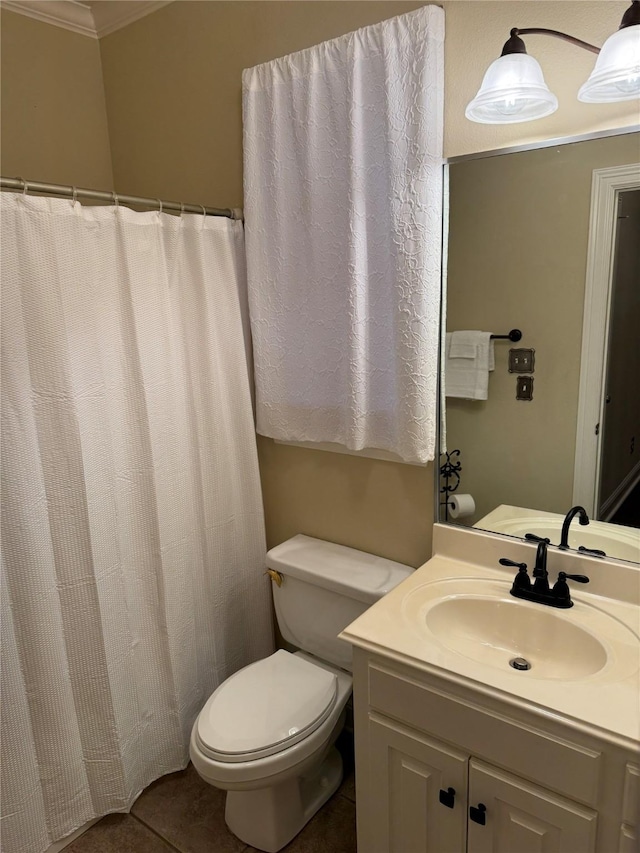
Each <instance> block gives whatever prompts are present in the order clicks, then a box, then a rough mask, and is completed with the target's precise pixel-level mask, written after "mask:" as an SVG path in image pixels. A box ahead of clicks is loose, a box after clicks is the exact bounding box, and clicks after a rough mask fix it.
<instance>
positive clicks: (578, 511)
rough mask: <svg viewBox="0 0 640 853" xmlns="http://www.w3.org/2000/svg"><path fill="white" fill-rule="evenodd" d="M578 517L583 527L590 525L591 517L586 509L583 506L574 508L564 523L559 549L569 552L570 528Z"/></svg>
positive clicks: (566, 516)
mask: <svg viewBox="0 0 640 853" xmlns="http://www.w3.org/2000/svg"><path fill="white" fill-rule="evenodd" d="M576 515H577V516H578V520H579V522H580V524H581V525H583V526H584V525H585V524H589V516H588V515H587V511H586V509H585V508H584V507H583V506H572V507H571V509H570V510H569V512H568V513H567V514H566V515H565V517H564V521H563V522H562V535H561V537H560V544H559V545H558V548H560V549H561V550H562V551H568V550H569V526H570V524H571V522H572V521H573V519H574V518H575V517H576Z"/></svg>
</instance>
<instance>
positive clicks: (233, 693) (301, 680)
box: [197, 650, 337, 761]
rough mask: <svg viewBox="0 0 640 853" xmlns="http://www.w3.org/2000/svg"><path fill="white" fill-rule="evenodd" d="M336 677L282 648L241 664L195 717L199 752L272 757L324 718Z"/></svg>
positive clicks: (226, 756)
mask: <svg viewBox="0 0 640 853" xmlns="http://www.w3.org/2000/svg"><path fill="white" fill-rule="evenodd" d="M336 686H337V678H336V676H335V674H334V673H332V672H329V671H327V670H326V669H322V668H321V667H319V666H315V665H314V664H312V663H310V662H309V661H307V660H305V659H304V658H301V657H298V656H297V655H293V654H291V653H290V652H286V651H284V650H280V651H277V652H276V653H275V654H273V655H271V656H270V657H268V658H264V660H260V661H257V663H253V664H250V665H249V666H246V667H244V669H241V670H240V671H239V672H236V673H235V675H232V676H231V678H228V679H227V680H226V681H225V682H224V683H223V684H221V685H220V687H218V689H217V690H216V691H215V692H214V693H213V695H212V696H211V697H210V699H209V701H208V702H207V704H206V705H205V706H204V708H203V709H202V711H201V712H200V715H199V717H198V723H197V734H198V739H199V741H200V745H201V747H202V749H203V751H204V752H205V753H206V754H208V755H209V756H211V757H212V758H217V759H219V760H221V761H250V760H252V759H255V758H261V757H263V756H266V755H274V754H275V753H277V752H281V751H282V750H283V749H286V748H287V747H289V746H291V745H293V744H294V743H297V742H298V741H300V740H302V739H303V738H305V737H307V735H309V734H310V733H311V732H312V731H314V730H315V729H317V728H318V726H320V725H321V724H322V723H323V722H324V720H326V718H327V717H328V716H329V714H330V713H331V710H332V709H333V706H334V705H335V702H336Z"/></svg>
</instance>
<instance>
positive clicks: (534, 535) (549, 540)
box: [524, 533, 551, 545]
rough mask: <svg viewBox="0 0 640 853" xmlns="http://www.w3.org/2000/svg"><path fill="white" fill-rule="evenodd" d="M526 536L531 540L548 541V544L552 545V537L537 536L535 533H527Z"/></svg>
mask: <svg viewBox="0 0 640 853" xmlns="http://www.w3.org/2000/svg"><path fill="white" fill-rule="evenodd" d="M524 538H525V539H528V540H529V542H546V543H547V545H551V539H547V538H546V537H544V536H536V534H535V533H525V534H524Z"/></svg>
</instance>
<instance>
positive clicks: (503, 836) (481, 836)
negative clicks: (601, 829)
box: [468, 758, 597, 853]
mask: <svg viewBox="0 0 640 853" xmlns="http://www.w3.org/2000/svg"><path fill="white" fill-rule="evenodd" d="M482 806H484V809H483V808H482ZM482 818H484V823H482V822H481V821H482ZM478 821H480V822H478ZM596 821H597V814H596V812H594V811H593V810H592V809H588V808H586V807H585V806H581V805H579V804H578V803H574V802H572V801H571V800H567V799H565V798H564V797H560V796H559V795H558V794H554V793H552V792H551V791H547V790H545V789H544V788H538V787H537V786H535V785H531V784H530V783H528V782H525V781H524V780H522V779H518V778H517V777H516V776H511V775H510V774H509V773H505V772H503V771H502V770H498V769H497V768H495V767H491V766H490V765H488V764H484V763H483V762H481V761H478V760H477V759H475V758H473V759H471V761H470V762H469V824H468V827H469V847H468V853H593V851H594V850H595V844H596Z"/></svg>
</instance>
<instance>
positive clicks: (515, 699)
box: [341, 525, 640, 748]
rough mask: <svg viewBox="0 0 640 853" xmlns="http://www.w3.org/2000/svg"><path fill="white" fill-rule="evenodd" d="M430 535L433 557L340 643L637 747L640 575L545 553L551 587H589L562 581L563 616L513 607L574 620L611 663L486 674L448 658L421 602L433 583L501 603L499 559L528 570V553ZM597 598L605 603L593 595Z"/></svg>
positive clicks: (505, 572) (452, 531) (490, 541)
mask: <svg viewBox="0 0 640 853" xmlns="http://www.w3.org/2000/svg"><path fill="white" fill-rule="evenodd" d="M435 528H436V530H435V537H434V544H435V550H436V555H435V556H434V557H433V558H432V559H431V560H429V561H428V562H427V563H425V564H424V565H423V566H421V567H420V568H419V569H417V570H416V571H415V572H414V574H413V575H412V576H411V577H410V578H408V579H407V580H406V581H404V582H403V583H401V584H400V585H399V586H398V587H396V588H395V589H393V590H392V591H391V592H389V593H388V594H387V595H386V596H385V597H384V598H383V599H381V600H380V601H379V602H377V603H376V604H375V605H373V607H371V608H370V609H369V610H367V611H366V613H364V614H363V615H362V616H360V617H359V618H358V619H357V620H356V621H355V622H353V623H352V624H351V625H349V627H348V628H346V629H345V631H344V632H343V633H342V634H341V637H342V638H343V639H345V640H347V641H348V642H350V643H352V644H353V645H355V646H358V647H361V648H364V649H367V650H369V651H371V652H374V653H376V654H379V655H383V656H385V657H387V658H391V659H394V660H396V661H398V662H400V663H403V664H404V665H409V666H413V667H416V668H418V669H420V670H422V671H423V672H426V673H433V674H434V675H437V676H438V677H440V678H444V679H445V680H449V681H451V682H454V683H457V684H463V685H465V686H466V687H468V688H472V689H475V690H476V691H477V692H478V693H482V694H483V695H490V696H493V697H495V698H499V699H500V700H502V701H504V702H506V703H507V704H512V705H516V706H518V707H523V708H528V709H530V710H533V711H535V712H536V713H539V714H542V715H544V716H547V717H548V716H553V717H555V718H561V719H563V720H565V721H566V722H567V723H568V724H570V725H571V726H572V727H573V728H576V729H580V730H582V731H586V732H588V733H591V734H595V735H597V736H598V737H601V738H605V739H607V740H609V741H610V742H614V743H618V744H620V745H621V746H623V747H624V748H629V747H631V748H633V746H634V745H636V746H637V744H638V743H640V607H639V606H638V598H639V596H640V567H638V566H633V565H631V564H628V563H626V564H625V563H622V562H621V561H608V560H595V559H593V558H584V557H582V556H579V555H577V554H566V553H562V552H558V551H555V550H554V549H549V557H548V569H549V576H550V582H551V583H553V581H555V576H556V573H557V571H558V570H559V569H562V570H564V571H566V572H569V573H583V574H587V575H589V577H590V578H591V580H592V583H591V584H589V586H588V587H582V586H580V587H578V588H576V587H577V584H571V582H569V583H570V586H571V594H572V599H573V601H574V606H573V607H572V608H571V609H568V610H561V611H557V610H555V608H547V607H546V605H543V604H538V603H532V602H520V603H521V604H522V606H524V607H527V608H544V609H545V610H547V609H549V610H552V611H553V612H554V613H556V614H558V618H560V619H565V620H572V621H573V622H574V623H575V624H576V625H580V626H582V627H583V628H586V629H587V630H589V629H590V626H594V630H593V634H594V636H597V638H598V640H599V641H600V642H601V643H602V644H603V645H604V647H605V649H607V651H608V652H609V655H610V658H609V662H608V663H607V664H606V665H605V666H604V667H602V668H601V669H600V670H599V671H598V672H595V673H593V674H591V675H588V676H583V677H578V678H574V677H572V678H567V679H558V678H540V677H537V676H536V673H535V667H534V668H533V669H532V670H530V671H528V672H526V671H525V672H519V671H516V670H514V669H511V668H510V667H509V666H508V662H507V663H506V665H505V666H495V665H489V664H488V663H481V662H479V661H478V660H472V659H471V658H470V657H467V656H466V655H463V654H461V653H458V652H456V651H452V650H451V649H450V648H448V647H447V646H445V645H444V644H443V643H442V642H440V641H439V640H438V638H436V637H435V636H434V635H433V634H431V632H430V631H428V629H427V628H426V626H425V620H424V618H423V616H424V609H425V607H427V606H428V603H427V604H424V606H423V603H424V602H425V601H427V600H428V595H429V589H430V588H431V589H434V588H435V587H434V586H433V585H434V584H436V583H439V584H440V586H439V587H438V589H440V590H441V589H443V586H442V584H443V582H444V588H447V584H450V588H451V592H452V594H454V595H455V594H459V593H460V592H461V591H464V590H465V581H467V582H468V585H469V589H470V590H471V588H472V587H477V586H478V582H479V581H484V583H483V584H482V587H483V591H484V592H485V593H488V594H489V595H494V594H495V596H496V597H497V598H500V597H502V598H503V599H504V596H505V595H506V596H507V599H508V598H509V597H510V596H509V589H510V588H511V582H512V580H513V577H514V574H515V572H516V570H515V569H512V568H503V567H502V566H500V565H499V564H498V561H497V559H498V556H504V557H510V558H511V559H514V560H518V561H522V562H527V563H528V564H529V566H530V567H531V565H532V563H533V559H532V557H533V556H535V546H532V545H530V544H528V543H524V542H517V541H513V540H505V538H504V537H499V536H495V535H493V534H490V533H485V532H481V531H473V532H471V531H468V530H461V529H459V528H458V529H456V528H452V527H446V526H444V525H436V526H435ZM585 589H587V590H590V591H589V592H586V591H584V590H585ZM471 591H472V590H471ZM603 591H605V592H606V593H607V594H605V595H603V594H601V593H602V592H603ZM507 599H504V600H505V601H506V600H507ZM511 601H512V602H513V601H515V599H512V598H511ZM607 617H612V619H611V618H607ZM607 623H608V624H609V625H610V627H611V631H610V632H609V634H610V636H606V633H607ZM603 625H604V626H605V630H604V631H603V630H602V626H603ZM596 627H597V630H596V629H595V628H596Z"/></svg>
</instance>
